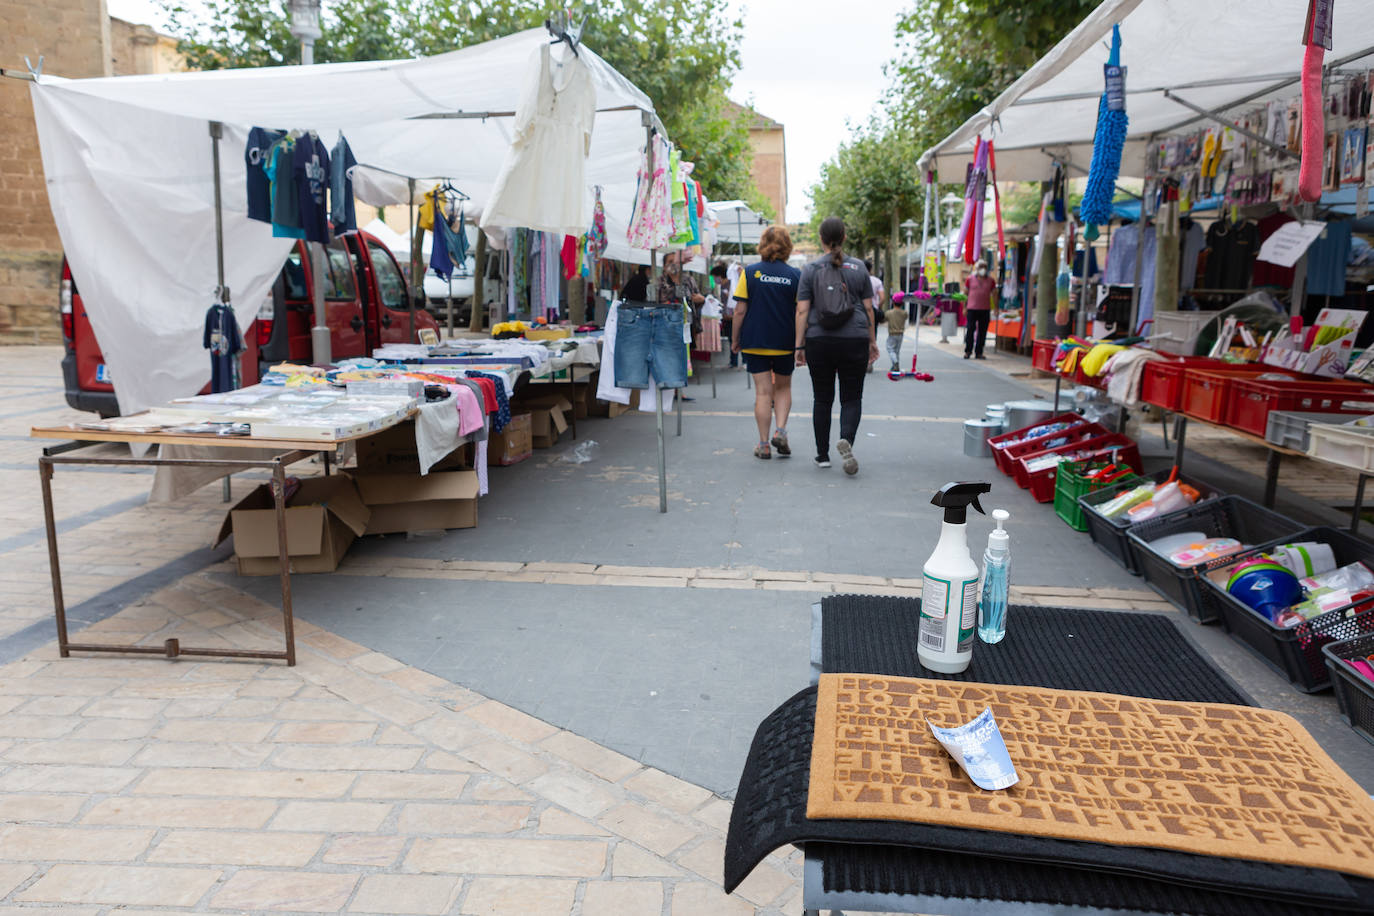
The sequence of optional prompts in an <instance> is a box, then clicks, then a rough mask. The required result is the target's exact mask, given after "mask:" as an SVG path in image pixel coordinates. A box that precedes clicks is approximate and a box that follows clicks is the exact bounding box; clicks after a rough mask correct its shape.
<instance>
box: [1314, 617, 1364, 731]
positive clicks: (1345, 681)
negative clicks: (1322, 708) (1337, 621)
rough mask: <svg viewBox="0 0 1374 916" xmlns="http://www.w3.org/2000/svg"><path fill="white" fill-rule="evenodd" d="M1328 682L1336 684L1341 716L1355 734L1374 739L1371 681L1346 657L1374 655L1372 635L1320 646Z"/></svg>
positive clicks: (1332, 684)
mask: <svg viewBox="0 0 1374 916" xmlns="http://www.w3.org/2000/svg"><path fill="white" fill-rule="evenodd" d="M1322 655H1324V656H1325V657H1326V670H1327V671H1328V672H1330V674H1331V686H1332V687H1334V688H1336V705H1337V706H1338V707H1339V708H1340V711H1341V717H1342V718H1343V719H1345V721H1346V722H1348V723H1350V727H1351V728H1353V729H1355V732H1356V734H1358V735H1360V737H1362V738H1364V740H1366V741H1368V742H1370V743H1374V683H1372V682H1370V680H1369V679H1368V678H1366V677H1364V676H1362V675H1361V674H1360V673H1359V672H1358V671H1356V670H1355V669H1354V668H1352V667H1350V666H1349V665H1348V664H1346V660H1347V659H1351V658H1368V657H1369V656H1370V655H1374V636H1356V637H1355V638H1354V639H1346V640H1342V641H1341V642H1334V643H1331V644H1330V645H1325V646H1322Z"/></svg>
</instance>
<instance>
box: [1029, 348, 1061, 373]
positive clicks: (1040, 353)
mask: <svg viewBox="0 0 1374 916" xmlns="http://www.w3.org/2000/svg"><path fill="white" fill-rule="evenodd" d="M1058 348H1059V341H1057V340H1037V341H1034V342H1032V343H1031V368H1032V369H1039V370H1040V371H1041V372H1050V373H1053V372H1054V351H1055V350H1057V349H1058Z"/></svg>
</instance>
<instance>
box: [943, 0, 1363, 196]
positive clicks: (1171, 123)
mask: <svg viewBox="0 0 1374 916" xmlns="http://www.w3.org/2000/svg"><path fill="white" fill-rule="evenodd" d="M1306 13H1307V4H1306V3H1303V2H1298V0H1206V2H1198V0H1106V2H1104V3H1103V4H1102V5H1101V6H1099V7H1097V9H1095V10H1094V11H1093V12H1092V13H1091V14H1089V15H1088V17H1087V18H1086V19H1084V20H1083V22H1082V23H1080V24H1079V25H1078V27H1077V28H1075V29H1074V30H1073V31H1072V32H1070V33H1069V34H1068V35H1067V36H1065V37H1064V39H1063V40H1062V41H1060V42H1059V44H1057V45H1055V46H1054V48H1053V49H1052V50H1051V51H1050V52H1049V53H1048V54H1046V55H1045V56H1044V57H1042V58H1041V59H1040V60H1039V61H1037V62H1036V63H1035V65H1034V66H1032V67H1031V68H1030V69H1029V70H1027V71H1026V72H1025V74H1024V75H1022V76H1021V78H1020V79H1018V80H1017V81H1016V82H1014V83H1012V84H1011V86H1009V87H1008V88H1007V90H1006V91H1005V92H1003V93H1002V94H1001V95H999V96H998V97H997V98H996V99H995V100H993V102H992V103H991V104H989V105H988V106H987V107H985V108H984V109H983V110H982V111H980V112H978V114H976V115H974V116H973V117H971V118H969V119H968V120H967V121H965V122H964V123H963V124H962V125H961V126H960V127H959V129H958V130H956V131H954V132H953V133H952V134H950V135H949V136H948V137H946V138H945V139H944V140H942V141H941V142H940V143H939V144H937V145H936V146H934V147H932V148H931V149H929V150H927V151H926V152H925V153H924V154H922V156H921V159H920V167H921V170H922V172H924V171H926V170H928V169H935V170H936V172H937V174H938V175H939V178H940V180H941V181H946V182H949V181H963V179H964V172H965V167H966V166H967V164H968V163H969V162H971V161H972V158H973V141H974V138H975V137H978V136H982V137H983V138H985V139H986V138H991V139H992V140H993V142H994V144H995V148H996V151H997V178H998V180H999V181H1037V180H1044V179H1047V178H1048V177H1049V175H1050V168H1051V164H1052V162H1054V161H1060V162H1067V163H1071V164H1072V165H1074V166H1076V167H1077V169H1076V170H1078V171H1079V172H1080V174H1082V173H1085V172H1086V170H1087V168H1088V164H1089V162H1090V161H1091V160H1092V142H1093V132H1094V130H1095V128H1096V126H1097V108H1098V99H1099V97H1100V96H1101V94H1102V87H1103V76H1102V65H1103V64H1105V63H1106V61H1107V48H1106V46H1105V45H1104V44H1103V42H1104V41H1109V40H1110V38H1111V29H1112V25H1113V24H1120V26H1121V62H1122V64H1123V65H1125V67H1126V68H1127V72H1126V113H1127V114H1128V115H1129V117H1130V133H1129V134H1128V137H1127V142H1126V148H1125V154H1124V156H1123V159H1122V165H1121V174H1122V175H1123V176H1126V177H1136V178H1140V177H1144V173H1145V149H1146V146H1147V145H1148V142H1149V138H1150V137H1152V136H1158V137H1162V136H1166V135H1169V134H1173V133H1178V132H1181V131H1182V130H1184V129H1185V128H1187V127H1189V126H1190V125H1200V124H1205V123H1206V118H1205V117H1204V116H1203V115H1200V114H1198V113H1197V112H1196V111H1194V110H1192V109H1190V108H1189V107H1187V106H1185V105H1183V104H1182V103H1181V102H1180V101H1176V100H1175V99H1174V98H1170V96H1175V97H1176V98H1177V99H1181V100H1183V101H1186V102H1188V103H1191V105H1194V106H1197V107H1199V108H1202V109H1206V110H1208V111H1210V112H1214V113H1220V112H1224V111H1226V110H1228V109H1235V108H1238V107H1240V106H1242V105H1255V104H1259V103H1262V102H1265V101H1269V100H1271V99H1277V98H1291V97H1292V96H1294V95H1296V94H1297V92H1298V87H1297V83H1298V79H1299V70H1300V68H1301V65H1302V54H1303V49H1302V45H1301V44H1300V38H1301V35H1302V29H1303V22H1304V20H1305V19H1306ZM1332 32H1333V43H1332V49H1331V50H1330V51H1328V52H1327V55H1326V64H1327V65H1328V66H1331V67H1341V66H1345V65H1347V64H1352V63H1354V62H1355V61H1359V60H1360V59H1362V58H1366V57H1370V56H1371V55H1374V17H1370V16H1366V15H1361V14H1360V11H1359V9H1358V4H1347V5H1345V6H1341V5H1337V6H1336V18H1335V25H1334V28H1333V30H1332Z"/></svg>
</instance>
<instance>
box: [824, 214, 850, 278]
mask: <svg viewBox="0 0 1374 916" xmlns="http://www.w3.org/2000/svg"><path fill="white" fill-rule="evenodd" d="M819 234H820V237H821V244H822V245H824V246H825V247H826V248H829V249H830V263H831V264H833V265H835V266H836V267H843V266H844V236H845V231H844V220H842V219H840V218H839V217H838V216H831V217H827V218H826V219H824V220H822V221H821V226H820V233H819Z"/></svg>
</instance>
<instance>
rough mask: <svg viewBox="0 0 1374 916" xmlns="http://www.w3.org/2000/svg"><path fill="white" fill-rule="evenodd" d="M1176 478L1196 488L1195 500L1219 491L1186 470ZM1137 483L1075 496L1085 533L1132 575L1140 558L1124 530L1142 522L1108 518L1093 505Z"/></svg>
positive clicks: (1157, 478)
mask: <svg viewBox="0 0 1374 916" xmlns="http://www.w3.org/2000/svg"><path fill="white" fill-rule="evenodd" d="M1171 473H1172V471H1156V472H1155V473H1153V474H1150V475H1149V478H1150V479H1151V480H1153V481H1154V482H1155V483H1163V482H1164V481H1166V480H1168V479H1169V475H1170V474H1171ZM1178 480H1179V482H1180V483H1186V484H1187V485H1188V486H1190V487H1192V488H1193V489H1194V490H1197V491H1198V493H1199V496H1198V502H1201V501H1202V500H1205V499H1211V498H1213V497H1215V496H1218V495H1220V494H1219V493H1218V492H1217V491H1216V489H1214V488H1213V487H1210V486H1208V485H1207V484H1205V483H1203V482H1202V481H1200V480H1198V479H1197V478H1195V477H1189V476H1188V475H1187V474H1179V475H1178ZM1139 483H1140V481H1139V480H1138V479H1137V480H1136V481H1135V482H1134V483H1125V484H1119V485H1118V484H1112V485H1111V486H1107V487H1103V488H1102V489H1100V490H1097V491H1095V492H1092V493H1089V494H1087V495H1086V496H1082V497H1080V498H1079V500H1078V505H1079V506H1080V507H1081V508H1082V510H1083V521H1084V522H1085V523H1086V524H1087V527H1088V537H1089V538H1091V539H1092V542H1093V543H1094V544H1096V545H1097V548H1098V549H1099V550H1101V551H1102V552H1103V553H1105V554H1106V555H1107V556H1109V557H1111V558H1112V559H1113V560H1115V561H1116V562H1117V563H1118V564H1119V565H1120V566H1121V567H1122V568H1123V569H1125V570H1126V572H1128V573H1130V574H1131V575H1133V576H1138V575H1140V561H1139V560H1138V559H1137V558H1136V555H1135V550H1134V549H1132V547H1131V542H1130V540H1129V539H1127V537H1126V532H1127V531H1129V530H1130V529H1131V528H1132V527H1133V525H1134V524H1144V522H1139V523H1132V521H1131V520H1130V518H1129V517H1127V518H1108V517H1107V516H1105V515H1103V514H1102V513H1101V512H1099V511H1098V508H1097V507H1098V506H1101V505H1102V504H1103V503H1105V502H1107V501H1108V500H1110V499H1111V498H1112V497H1114V496H1116V495H1117V494H1118V493H1120V492H1122V491H1123V490H1126V489H1128V488H1129V487H1133V486H1138V485H1139ZM1159 518H1168V516H1167V515H1161V516H1159ZM1146 521H1155V519H1147V520H1146Z"/></svg>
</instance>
